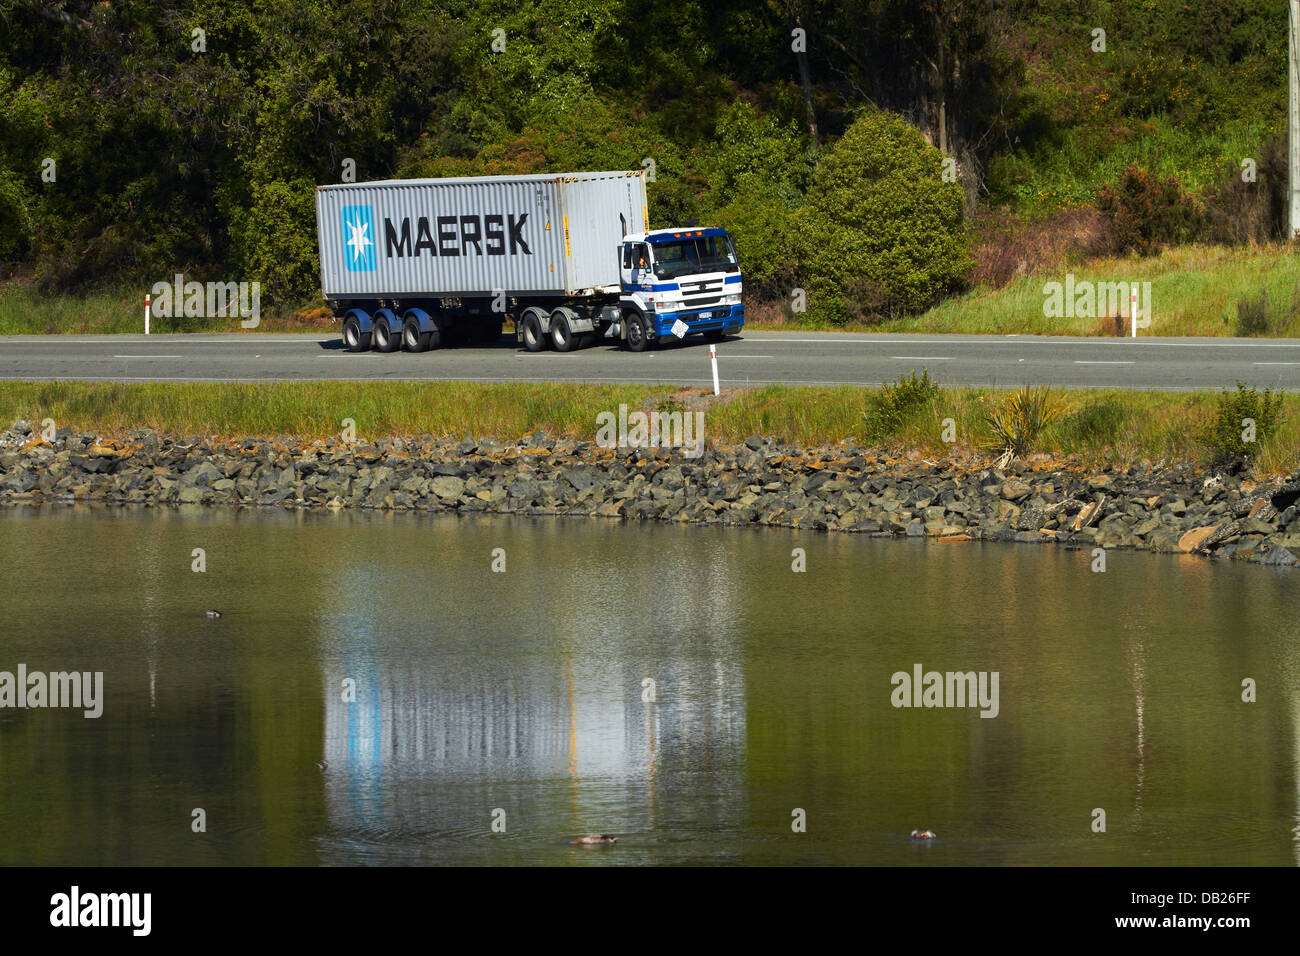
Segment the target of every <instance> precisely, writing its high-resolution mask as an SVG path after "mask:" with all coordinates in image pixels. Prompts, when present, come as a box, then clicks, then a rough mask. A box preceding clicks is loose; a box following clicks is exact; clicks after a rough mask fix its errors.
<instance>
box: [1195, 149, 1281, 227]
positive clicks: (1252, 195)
mask: <svg viewBox="0 0 1300 956" xmlns="http://www.w3.org/2000/svg"><path fill="white" fill-rule="evenodd" d="M1242 172H1243V171H1242V169H1241V167H1240V166H1238V165H1237V164H1236V163H1233V162H1229V163H1227V164H1226V165H1225V167H1224V168H1223V170H1222V172H1221V173H1220V180H1219V182H1218V184H1217V185H1216V186H1214V187H1213V188H1212V189H1211V190H1210V191H1209V193H1208V195H1207V196H1206V201H1205V238H1206V239H1208V240H1209V241H1210V242H1216V243H1220V244H1222V245H1242V244H1245V243H1253V242H1267V241H1269V240H1270V239H1280V238H1283V237H1285V236H1286V178H1287V169H1286V134H1285V133H1284V132H1283V133H1278V134H1277V135H1275V136H1273V137H1272V138H1271V139H1270V140H1268V142H1266V143H1265V144H1264V146H1263V148H1262V149H1261V150H1260V151H1259V155H1258V157H1257V158H1256V165H1255V181H1254V182H1246V181H1245V180H1243V179H1242Z"/></svg>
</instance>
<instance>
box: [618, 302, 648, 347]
mask: <svg viewBox="0 0 1300 956" xmlns="http://www.w3.org/2000/svg"><path fill="white" fill-rule="evenodd" d="M623 324H624V325H625V326H626V327H627V336H626V339H625V341H626V342H627V347H628V351H631V352H644V351H645V350H646V346H647V345H649V344H650V332H649V330H648V329H647V328H646V320H645V317H644V316H642V315H641V313H639V312H625V313H624V314H623Z"/></svg>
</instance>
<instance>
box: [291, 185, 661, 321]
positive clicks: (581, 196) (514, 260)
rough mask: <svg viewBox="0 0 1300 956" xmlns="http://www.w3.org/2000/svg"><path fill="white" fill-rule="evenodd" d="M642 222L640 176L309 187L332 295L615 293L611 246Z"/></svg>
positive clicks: (324, 281) (324, 282) (326, 288)
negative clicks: (608, 290)
mask: <svg viewBox="0 0 1300 956" xmlns="http://www.w3.org/2000/svg"><path fill="white" fill-rule="evenodd" d="M648 225H649V223H648V221H647V212H646V190H645V173H644V171H642V170H635V171H630V172H599V173H566V174H543V175H534V176H480V177H475V178H465V179H406V180H391V181H387V182H373V183H343V184H339V185H330V186H318V187H317V188H316V231H317V239H318V241H319V245H320V261H321V288H322V291H323V292H324V294H325V297H326V298H330V299H335V298H337V299H349V298H393V297H400V296H407V297H414V296H448V297H451V296H463V297H472V296H490V295H495V294H497V293H499V292H502V291H504V292H505V293H507V294H508V295H512V296H513V295H575V294H579V293H582V292H584V291H586V290H591V289H600V288H609V287H614V288H617V286H618V284H619V263H618V246H619V241H620V240H621V239H622V237H623V235H624V234H625V233H629V232H641V231H643V230H645V229H647V228H648Z"/></svg>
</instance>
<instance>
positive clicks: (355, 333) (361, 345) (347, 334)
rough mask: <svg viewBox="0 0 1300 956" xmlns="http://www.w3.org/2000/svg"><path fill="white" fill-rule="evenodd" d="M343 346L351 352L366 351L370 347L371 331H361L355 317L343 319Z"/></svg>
mask: <svg viewBox="0 0 1300 956" xmlns="http://www.w3.org/2000/svg"><path fill="white" fill-rule="evenodd" d="M343 347H344V348H345V349H347V350H348V351H349V352H364V351H366V350H367V349H369V348H370V333H369V332H362V331H361V323H360V322H358V321H357V319H356V318H355V317H349V318H347V319H344V320H343Z"/></svg>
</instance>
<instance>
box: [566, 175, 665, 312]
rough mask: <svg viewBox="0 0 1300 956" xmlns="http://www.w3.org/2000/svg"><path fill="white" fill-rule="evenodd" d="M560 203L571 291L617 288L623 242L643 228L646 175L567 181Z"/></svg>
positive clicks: (600, 176)
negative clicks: (625, 237) (619, 257)
mask: <svg viewBox="0 0 1300 956" xmlns="http://www.w3.org/2000/svg"><path fill="white" fill-rule="evenodd" d="M560 198H561V204H562V207H563V213H562V215H563V217H564V221H563V224H562V225H563V228H564V230H565V233H566V235H565V259H566V261H567V263H568V269H567V270H566V272H567V275H568V282H569V290H568V291H570V292H574V291H577V290H579V289H593V288H599V287H600V286H613V285H617V284H618V277H619V267H618V250H619V240H621V239H622V238H623V235H624V232H641V231H642V229H643V223H644V221H645V215H646V211H645V203H646V195H645V173H644V172H643V171H641V170H636V171H635V172H627V173H589V174H586V175H584V176H581V177H579V176H564V177H561V181H560ZM620 217H621V218H620Z"/></svg>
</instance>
